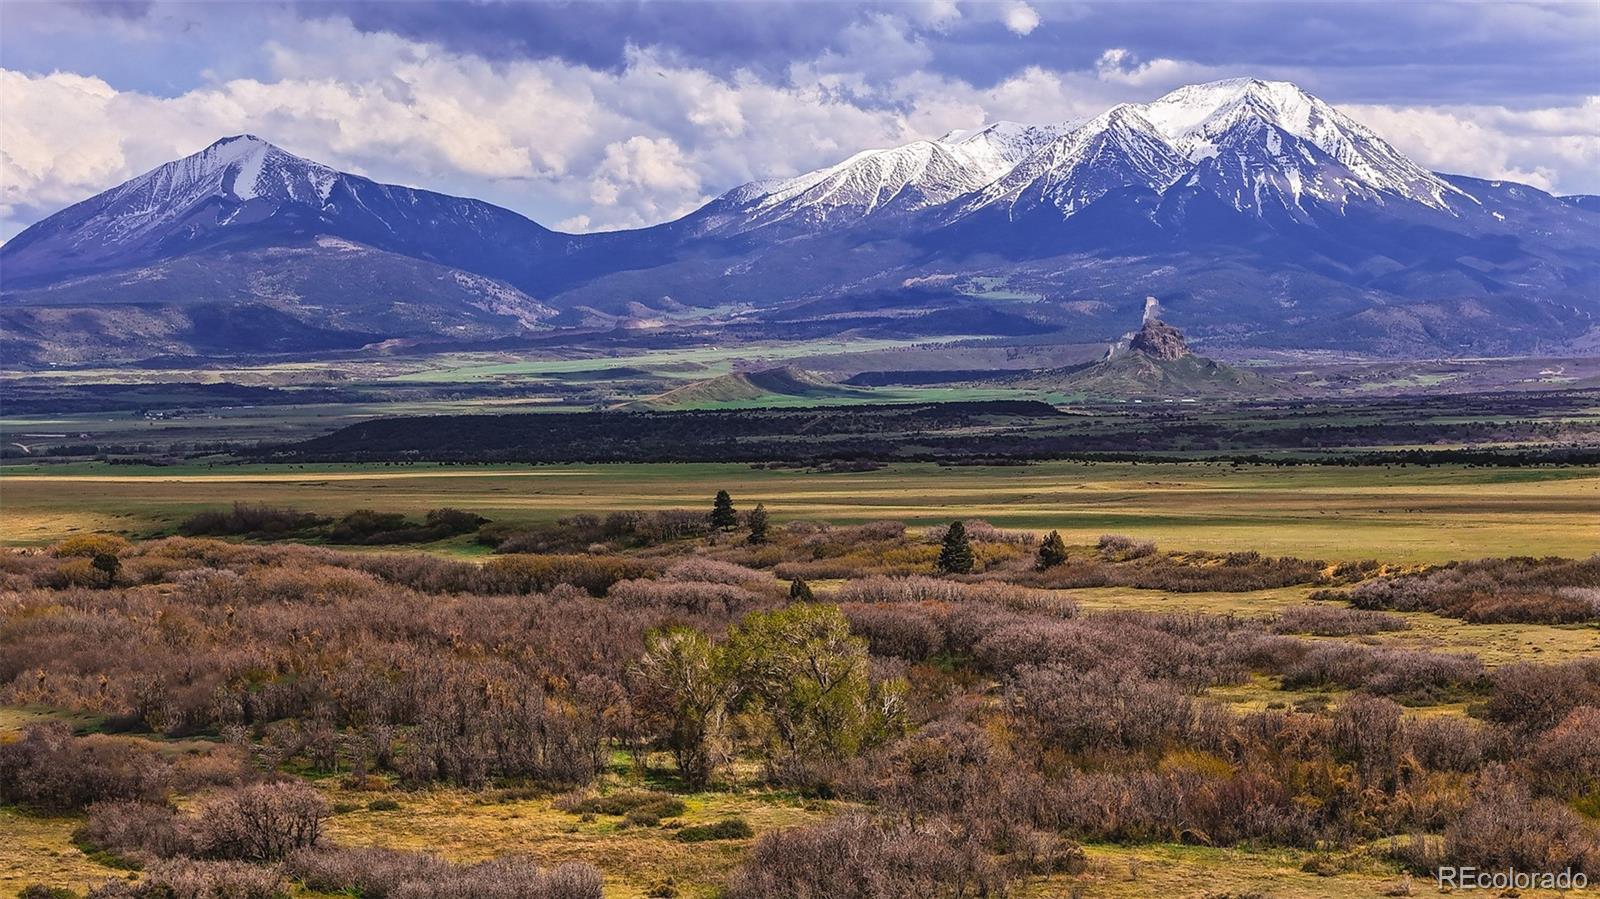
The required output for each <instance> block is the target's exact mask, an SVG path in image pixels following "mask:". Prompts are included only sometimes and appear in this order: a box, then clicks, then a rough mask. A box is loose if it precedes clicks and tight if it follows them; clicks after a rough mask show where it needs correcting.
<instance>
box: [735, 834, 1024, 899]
mask: <svg viewBox="0 0 1600 899" xmlns="http://www.w3.org/2000/svg"><path fill="white" fill-rule="evenodd" d="M1006 881H1007V877H1006V874H1005V872H1004V871H1003V870H1002V869H1001V868H1000V866H998V865H997V864H996V863H995V862H994V861H993V860H992V859H991V858H990V857H989V855H988V853H986V852H985V851H984V850H983V848H982V847H981V846H979V845H977V843H976V841H974V840H972V839H970V838H964V837H963V836H962V835H961V834H960V833H959V832H957V831H956V830H955V829H954V828H952V827H950V826H949V825H948V824H945V823H943V822H929V823H926V824H923V825H920V826H911V825H890V824H881V823H876V822H873V821H871V820H869V819H868V818H866V817H864V816H861V815H846V816H844V817H842V818H838V819H835V820H834V821H830V822H828V823H826V824H819V825H813V826H809V827H795V828H789V829H787V830H780V831H775V832H773V833H771V834H768V835H766V836H764V837H762V838H761V839H759V840H757V841H756V845H755V848H754V849H753V850H752V851H751V853H750V857H749V859H748V860H747V861H746V862H745V863H744V864H743V865H741V866H740V867H739V869H738V870H737V871H735V872H734V874H733V877H732V878H731V879H730V881H729V884H728V890H727V894H728V896H729V899H791V897H799V896H814V897H822V896H828V897H833V899H881V897H888V896H930V897H931V896H962V895H998V894H1003V893H1004V891H1005V885H1006Z"/></svg>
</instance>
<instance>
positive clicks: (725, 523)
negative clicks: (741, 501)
mask: <svg viewBox="0 0 1600 899" xmlns="http://www.w3.org/2000/svg"><path fill="white" fill-rule="evenodd" d="M711 526H712V527H713V528H716V529H717V530H719V531H731V530H733V529H734V528H736V527H738V526H739V513H738V512H735V511H734V509H733V497H731V496H729V495H728V491H726V490H718V491H717V498H716V499H715V500H713V501H712V503H711Z"/></svg>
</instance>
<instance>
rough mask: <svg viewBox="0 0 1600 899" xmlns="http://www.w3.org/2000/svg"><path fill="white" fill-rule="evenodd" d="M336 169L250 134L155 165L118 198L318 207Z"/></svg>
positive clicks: (335, 175) (326, 193)
mask: <svg viewBox="0 0 1600 899" xmlns="http://www.w3.org/2000/svg"><path fill="white" fill-rule="evenodd" d="M338 178H339V173H338V172H337V171H335V170H333V169H331V168H328V167H327V166H325V165H322V164H320V163H316V162H312V161H311V160H309V159H302V158H300V157H299V156H295V155H293V154H291V153H288V152H285V151H284V150H282V149H280V148H278V147H277V146H274V145H273V144H270V143H268V142H266V141H264V140H262V139H261V138H259V137H256V136H255V135H253V134H237V135H234V136H232V137H224V138H222V139H221V140H219V141H217V142H216V143H213V144H212V145H211V146H209V147H206V148H205V149H204V150H201V151H200V152H198V153H195V154H192V155H190V156H185V157H183V158H182V159H177V160H174V161H172V162H169V163H167V164H165V165H162V166H158V167H156V168H154V169H152V170H150V171H148V172H146V173H145V174H143V175H140V176H139V177H137V178H134V179H133V180H131V181H129V182H128V183H126V184H124V185H122V187H121V188H120V189H119V190H118V191H117V195H118V196H119V197H131V196H134V195H139V194H144V195H148V196H149V197H151V198H152V199H160V200H163V201H168V202H170V201H179V202H180V203H181V201H183V200H190V201H194V200H200V199H203V198H204V197H206V196H211V195H216V196H222V197H229V198H232V199H235V200H252V199H255V198H257V197H264V198H270V199H275V200H292V201H294V202H299V203H314V204H318V205H320V204H321V203H322V202H324V201H326V200H327V198H328V193H329V192H330V191H331V190H332V189H333V185H334V182H335V181H337V180H338Z"/></svg>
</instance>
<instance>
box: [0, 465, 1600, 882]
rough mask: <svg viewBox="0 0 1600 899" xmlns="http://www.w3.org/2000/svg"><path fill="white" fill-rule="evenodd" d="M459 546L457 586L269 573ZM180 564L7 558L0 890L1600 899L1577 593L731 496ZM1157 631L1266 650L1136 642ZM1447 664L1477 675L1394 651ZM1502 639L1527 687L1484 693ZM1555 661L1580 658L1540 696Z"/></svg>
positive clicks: (1595, 764) (397, 566) (1503, 572)
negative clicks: (1181, 875)
mask: <svg viewBox="0 0 1600 899" xmlns="http://www.w3.org/2000/svg"><path fill="white" fill-rule="evenodd" d="M740 506H743V508H740ZM708 512H709V514H708ZM469 526H470V527H471V528H475V529H476V530H475V531H472V533H474V534H475V537H474V539H476V540H478V541H480V542H481V543H482V544H483V545H484V547H485V549H486V550H487V551H488V554H487V555H486V556H485V557H483V559H482V560H479V561H467V560H459V559H449V558H442V557H440V556H437V555H427V554H421V553H415V552H396V551H392V550H389V551H382V552H375V551H371V550H366V551H359V552H357V551H350V550H341V549H335V548H331V547H329V546H322V545H319V546H311V545H303V544H301V543H298V542H296V541H295V540H294V539H293V535H296V534H299V535H304V534H311V535H313V536H314V537H315V538H316V539H318V540H328V539H329V538H330V536H331V535H333V534H334V533H336V532H338V529H339V528H341V527H343V528H345V529H346V530H347V531H348V536H350V537H352V538H359V539H352V540H351V542H372V543H386V542H402V541H401V540H400V539H399V538H393V539H391V537H390V536H385V535H393V534H396V533H399V534H400V535H401V536H402V537H403V536H404V535H405V532H407V531H410V530H412V529H416V528H435V527H439V528H446V529H454V530H455V531H464V529H466V528H468V527H469ZM181 530H182V531H183V532H185V533H188V534H193V535H195V536H173V537H167V538H161V539H150V540H143V541H130V540H127V539H124V538H121V537H117V536H113V535H108V534H82V535H77V536H74V537H70V538H67V539H65V540H62V541H60V542H58V543H56V544H54V545H52V546H50V547H47V548H35V549H23V550H8V551H5V552H4V553H3V554H0V804H3V805H0V824H3V826H4V827H5V828H6V829H7V830H8V832H9V831H12V830H14V831H16V832H17V833H18V834H22V835H24V836H23V837H22V838H21V839H20V840H19V841H18V842H17V843H16V846H18V847H21V848H10V849H7V850H0V852H7V853H10V855H8V856H6V857H5V858H4V859H0V860H4V861H9V862H15V863H16V867H17V870H18V871H19V872H24V873H17V874H9V875H4V877H3V879H0V888H4V889H13V890H17V891H19V894H20V895H23V896H27V897H65V896H69V895H79V896H81V895H87V896H90V897H97V899H112V897H117V899H121V897H139V899H156V897H161V899H168V897H183V899H189V897H194V899H202V897H217V899H235V897H238V899H268V897H276V896H288V895H297V896H298V895H343V896H363V897H404V899H432V897H440V899H444V897H452V899H454V897H468V896H471V897H489V899H494V897H502V896H504V897H534V899H539V897H550V899H589V897H599V896H601V895H603V894H604V895H618V896H652V897H672V896H711V895H719V896H725V897H728V899H785V897H794V899H800V897H822V896H829V897H863V899H865V897H873V899H878V897H882V899H888V897H902V896H922V897H971V896H1007V895H1017V896H1027V895H1069V894H1077V893H1075V892H1074V891H1079V892H1082V891H1085V890H1089V891H1091V892H1090V893H1087V894H1101V893H1106V894H1116V895H1138V894H1141V893H1144V892H1147V891H1148V892H1156V891H1161V890H1162V889H1163V887H1162V886H1161V884H1162V883H1163V881H1162V879H1161V878H1162V873H1161V872H1162V871H1163V870H1164V869H1165V867H1167V866H1174V865H1176V866H1182V865H1196V864H1202V862H1200V861H1197V860H1199V859H1205V860H1206V861H1204V862H1203V864H1205V865H1209V866H1211V867H1210V870H1211V871H1212V873H1213V875H1214V880H1215V883H1216V884H1218V886H1217V887H1216V889H1217V890H1220V891H1221V892H1216V893H1215V894H1216V895H1231V894H1232V893H1228V890H1229V889H1231V887H1230V886H1229V884H1230V883H1233V881H1229V880H1228V877H1227V875H1226V874H1224V873H1221V872H1223V871H1224V870H1225V869H1226V866H1227V865H1228V864H1229V860H1230V859H1236V860H1240V861H1239V863H1240V864H1241V865H1243V864H1246V862H1249V863H1255V862H1253V861H1250V860H1256V861H1259V860H1260V859H1261V858H1263V857H1267V856H1271V857H1273V858H1275V859H1277V860H1278V861H1277V862H1276V863H1277V864H1279V865H1280V866H1281V867H1283V868H1284V871H1283V872H1281V873H1280V874H1279V875H1278V876H1279V878H1280V879H1282V878H1301V880H1299V881H1296V882H1298V883H1300V886H1299V887H1298V888H1295V892H1294V894H1317V895H1341V894H1349V895H1357V894H1365V895H1371V894H1372V892H1374V891H1375V890H1376V891H1388V892H1389V893H1390V894H1392V895H1404V894H1407V893H1408V892H1409V891H1411V890H1412V889H1413V886H1412V883H1413V879H1415V881H1416V882H1418V883H1419V884H1420V883H1421V882H1423V879H1424V878H1426V877H1428V876H1429V875H1430V872H1432V871H1433V870H1434V869H1436V868H1437V867H1438V866H1439V865H1441V864H1450V865H1475V866H1478V867H1481V868H1485V869H1504V868H1516V869H1519V870H1532V871H1544V870H1557V871H1559V870H1563V869H1569V868H1570V869H1571V870H1573V871H1582V872H1585V873H1587V875H1588V876H1589V877H1590V878H1596V877H1600V652H1597V651H1596V642H1595V636H1596V634H1600V557H1591V558H1587V559H1563V558H1506V559H1489V560H1483V561H1475V562H1462V563H1449V564H1442V565H1430V566H1419V565H1405V566H1399V565H1394V564H1391V563H1385V562H1384V561H1382V560H1374V561H1367V562H1342V563H1331V562H1323V561H1318V560H1312V559H1301V558H1294V557H1272V556H1265V555H1262V554H1260V553H1256V552H1226V553H1222V552H1195V551H1172V550H1167V549H1163V548H1162V547H1159V546H1157V545H1155V544H1153V543H1151V542H1148V541H1145V540H1140V539H1135V538H1131V537H1125V536H1119V535H1114V534H1109V535H1105V536H1103V537H1101V538H1100V539H1099V540H1097V541H1095V542H1093V543H1091V544H1087V545H1074V544H1071V543H1068V542H1067V541H1065V540H1063V539H1062V538H1061V536H1060V535H1059V534H1057V533H1053V532H1052V533H1050V534H1048V535H1045V536H1043V537H1041V536H1040V535H1037V534H1034V533H1030V532H1021V531H1011V530H1005V529H1001V528H996V527H994V526H991V525H989V524H987V523H985V522H984V521H982V520H978V519H966V520H962V521H956V522H951V523H949V524H948V525H946V526H940V527H935V528H927V529H924V530H921V531H918V530H912V529H908V528H907V527H906V526H905V525H904V524H902V523H899V522H894V521H880V522H871V523H866V524H858V525H849V526H833V525H829V524H826V523H823V522H819V521H807V520H798V521H788V522H785V523H782V524H779V523H776V522H773V521H771V520H770V519H769V517H768V516H767V515H766V511H765V508H764V507H763V506H761V505H749V504H745V503H738V504H736V503H735V499H734V498H733V497H729V496H727V495H726V494H723V495H720V496H718V497H717V501H716V502H715V504H712V503H710V502H708V503H707V507H706V508H705V509H697V510H674V509H657V510H650V511H641V512H617V513H610V514H603V515H576V516H571V517H568V518H566V519H563V520H560V521H557V522H549V523H544V524H504V523H484V522H482V521H480V520H478V519H476V518H471V519H470V520H469V518H468V517H467V516H465V515H464V513H454V512H452V511H451V510H437V514H434V515H429V516H427V517H426V518H424V519H422V520H420V521H417V520H410V519H405V518H404V517H403V516H401V517H385V516H383V515H380V514H378V513H359V514H357V513H347V514H345V515H342V516H319V515H314V514H311V513H306V512H301V511H298V510H295V509H288V508H272V507H262V506H252V505H248V504H242V505H239V506H236V507H234V508H232V509H218V510H212V511H207V512H203V513H200V514H196V515H194V516H193V517H191V518H190V519H189V520H188V521H186V522H185V523H184V525H183V527H182V528H181ZM218 535H249V536H250V537H251V538H253V540H254V541H256V542H236V537H235V540H225V539H221V538H220V537H219V536H218ZM285 535H290V536H289V538H288V539H285ZM262 540H267V541H268V542H260V541H262ZM1165 595H1173V596H1177V597H1186V596H1192V597H1197V598H1198V597H1217V596H1223V597H1228V596H1236V597H1238V598H1239V599H1238V602H1237V607H1238V608H1239V609H1241V610H1247V609H1248V610H1252V611H1225V612H1212V611H1207V610H1205V609H1210V608H1211V606H1210V605H1209V604H1208V605H1198V604H1197V606H1196V608H1192V609H1190V608H1186V607H1185V606H1184V605H1183V604H1182V603H1178V604H1177V605H1176V606H1175V607H1176V608H1178V609H1182V610H1183V611H1176V612H1156V611H1149V610H1148V609H1147V608H1145V605H1146V603H1144V602H1143V601H1142V600H1141V599H1140V597H1146V596H1165ZM1108 596H1111V597H1114V598H1113V599H1110V600H1108V599H1106V597H1108ZM1260 597H1273V598H1274V599H1273V601H1272V604H1271V605H1270V606H1269V607H1268V608H1267V610H1264V611H1263V610H1261V606H1260V605H1259V603H1258V600H1259V598H1260ZM1438 628H1446V629H1452V630H1453V631H1455V632H1458V633H1460V634H1463V635H1464V636H1463V637H1462V638H1461V639H1459V640H1457V641H1455V642H1454V643H1451V644H1449V645H1443V644H1439V645H1432V646H1430V645H1428V644H1427V643H1426V642H1418V641H1416V640H1408V639H1407V637H1408V635H1410V634H1411V633H1412V632H1413V631H1423V630H1427V632H1429V633H1433V632H1435V630H1436V629H1438ZM1490 628H1518V629H1522V630H1520V631H1518V634H1519V635H1520V638H1519V639H1520V640H1521V642H1520V643H1519V644H1518V645H1526V646H1529V647H1532V648H1531V649H1530V650H1529V651H1528V652H1526V653H1523V654H1517V655H1513V656H1512V657H1505V656H1493V657H1491V656H1489V655H1488V654H1480V653H1478V652H1475V651H1473V647H1474V646H1475V643H1476V640H1475V635H1477V634H1479V633H1480V632H1482V631H1483V630H1484V629H1490ZM1557 635H1565V637H1566V638H1570V639H1573V640H1575V641H1577V645H1579V646H1580V648H1579V649H1578V650H1577V651H1575V652H1572V653H1566V654H1562V655H1559V656H1557V655H1556V654H1554V653H1551V654H1550V656H1549V657H1547V658H1541V652H1540V651H1539V647H1540V646H1542V645H1544V644H1542V643H1541V642H1540V641H1546V642H1548V641H1549V640H1550V639H1552V638H1553V637H1554V636H1557ZM1583 641H1588V642H1587V643H1586V644H1585V643H1584V642H1583ZM1584 645H1587V647H1588V648H1587V649H1583V648H1581V647H1582V646H1584ZM1242 699H1243V700H1244V701H1241V700H1242ZM1285 859H1287V861H1286V862H1285V861H1284V860H1285ZM1144 872H1148V873H1144ZM1284 882H1288V881H1287V880H1285V881H1284ZM1352 883H1353V884H1355V885H1356V886H1355V888H1354V890H1355V891H1354V892H1350V893H1345V892H1344V891H1345V890H1346V889H1347V887H1346V886H1345V885H1347V884H1352ZM1191 886H1192V885H1191ZM1417 888H1418V889H1420V886H1419V887H1417ZM1041 891H1043V892H1041ZM1363 891H1364V892H1363ZM1250 892H1252V891H1251V890H1249V889H1245V888H1244V887H1242V886H1241V887H1240V888H1239V890H1238V894H1239V895H1244V894H1248V893H1250Z"/></svg>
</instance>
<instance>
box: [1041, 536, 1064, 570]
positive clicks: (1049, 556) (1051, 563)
mask: <svg viewBox="0 0 1600 899" xmlns="http://www.w3.org/2000/svg"><path fill="white" fill-rule="evenodd" d="M1066 561H1067V542H1066V541H1065V540H1062V539H1061V533H1060V532H1059V531H1051V532H1050V536H1048V537H1046V538H1044V542H1043V543H1041V544H1039V562H1038V568H1039V570H1040V571H1043V570H1045V569H1046V568H1054V567H1056V566H1057V565H1062V564H1065V563H1066Z"/></svg>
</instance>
